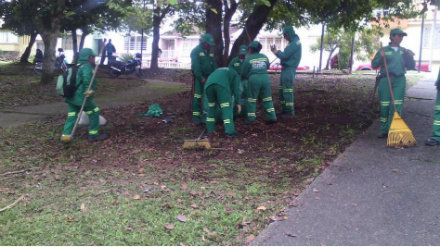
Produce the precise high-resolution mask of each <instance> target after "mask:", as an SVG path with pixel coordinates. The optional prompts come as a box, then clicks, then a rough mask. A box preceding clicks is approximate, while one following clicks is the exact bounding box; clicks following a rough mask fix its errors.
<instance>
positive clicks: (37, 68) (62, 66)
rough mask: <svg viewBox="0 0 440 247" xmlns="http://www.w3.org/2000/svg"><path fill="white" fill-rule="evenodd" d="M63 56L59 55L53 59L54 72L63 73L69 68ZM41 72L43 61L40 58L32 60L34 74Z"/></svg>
mask: <svg viewBox="0 0 440 247" xmlns="http://www.w3.org/2000/svg"><path fill="white" fill-rule="evenodd" d="M65 58H66V57H65V56H64V55H61V56H58V57H57V58H56V59H55V65H54V66H55V71H58V72H59V73H61V74H62V73H64V72H66V71H67V69H68V68H69V67H70V65H69V64H68V63H67V62H66V60H65ZM42 71H43V59H42V58H38V59H35V60H34V72H35V73H36V74H41V72H42Z"/></svg>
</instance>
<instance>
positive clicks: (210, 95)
mask: <svg viewBox="0 0 440 247" xmlns="http://www.w3.org/2000/svg"><path fill="white" fill-rule="evenodd" d="M205 97H206V98H207V100H208V112H207V117H206V130H207V131H208V133H212V132H213V131H214V130H215V105H216V103H215V102H216V97H215V88H214V87H212V86H209V87H208V88H206V95H205Z"/></svg>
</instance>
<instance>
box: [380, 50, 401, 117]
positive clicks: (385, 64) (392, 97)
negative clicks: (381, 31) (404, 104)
mask: <svg viewBox="0 0 440 247" xmlns="http://www.w3.org/2000/svg"><path fill="white" fill-rule="evenodd" d="M380 50H381V51H382V52H383V56H382V60H383V64H384V66H385V72H386V74H387V80H388V86H389V87H390V95H391V100H392V101H393V106H394V111H395V112H397V108H396V103H394V93H393V87H392V86H391V79H390V73H389V72H388V63H387V59H386V57H385V50H384V49H383V47H382V43H380ZM381 55H382V54H381Z"/></svg>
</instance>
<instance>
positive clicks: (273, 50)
mask: <svg viewBox="0 0 440 247" xmlns="http://www.w3.org/2000/svg"><path fill="white" fill-rule="evenodd" d="M270 50H271V51H272V53H273V54H277V52H278V50H277V47H276V46H275V44H273V45H271V46H270Z"/></svg>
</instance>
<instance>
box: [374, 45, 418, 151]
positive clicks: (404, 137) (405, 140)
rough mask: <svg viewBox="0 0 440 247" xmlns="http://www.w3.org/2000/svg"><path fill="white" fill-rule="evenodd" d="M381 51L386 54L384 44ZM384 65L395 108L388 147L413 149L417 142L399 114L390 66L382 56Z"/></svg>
mask: <svg viewBox="0 0 440 247" xmlns="http://www.w3.org/2000/svg"><path fill="white" fill-rule="evenodd" d="M380 49H381V51H382V53H385V51H384V49H383V47H382V43H381V44H380ZM382 59H383V63H384V66H385V72H386V75H387V80H388V86H389V88H390V94H391V100H392V102H393V107H394V116H393V120H392V121H391V125H390V130H389V131H388V139H387V146H388V147H411V146H415V145H417V141H416V139H415V138H414V135H413V133H412V131H411V129H410V128H409V127H408V125H406V123H405V121H403V119H402V117H401V116H400V115H399V113H398V112H397V108H396V104H395V102H394V93H393V87H392V86H391V80H390V74H389V72H388V64H387V60H386V58H385V56H382Z"/></svg>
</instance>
